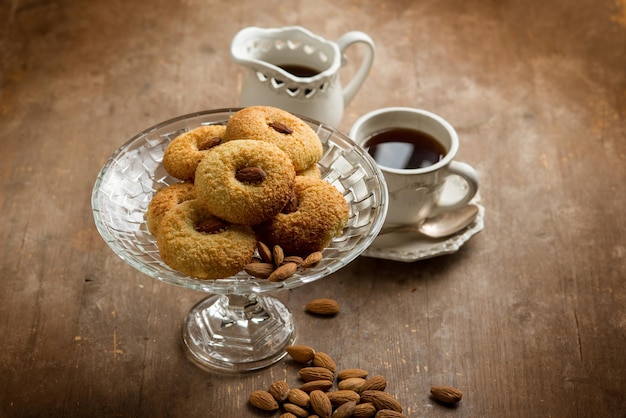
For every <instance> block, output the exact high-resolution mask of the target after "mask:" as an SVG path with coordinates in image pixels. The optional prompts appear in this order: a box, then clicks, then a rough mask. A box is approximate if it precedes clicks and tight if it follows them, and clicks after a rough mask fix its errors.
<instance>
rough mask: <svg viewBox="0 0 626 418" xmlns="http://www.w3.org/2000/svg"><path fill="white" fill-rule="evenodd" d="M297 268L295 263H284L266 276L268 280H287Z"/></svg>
mask: <svg viewBox="0 0 626 418" xmlns="http://www.w3.org/2000/svg"><path fill="white" fill-rule="evenodd" d="M297 270H298V265H297V264H296V263H285V264H283V265H282V266H280V267H278V268H276V270H274V271H273V272H272V274H270V275H269V277H268V278H267V279H268V280H269V281H270V282H282V281H283V280H287V279H288V278H290V277H291V276H293V275H294V273H295V272H296V271H297Z"/></svg>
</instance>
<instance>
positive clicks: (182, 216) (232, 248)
mask: <svg viewBox="0 0 626 418" xmlns="http://www.w3.org/2000/svg"><path fill="white" fill-rule="evenodd" d="M207 223H209V224H212V225H215V224H217V225H221V226H222V227H221V228H218V229H216V230H214V231H206V232H201V231H202V225H205V224H207ZM157 246H158V248H159V254H160V255H161V259H162V260H163V261H164V262H165V264H167V265H168V266H170V267H171V268H173V269H175V270H178V271H180V272H181V273H184V274H186V275H188V276H192V277H196V278H198V279H204V280H214V279H221V278H225V277H230V276H232V275H235V274H237V273H238V272H239V271H241V270H242V269H243V266H245V265H246V264H247V263H249V262H250V260H252V256H253V254H254V250H255V248H256V238H255V236H254V232H253V230H252V228H251V227H249V226H247V225H234V224H228V223H225V222H223V221H221V220H219V219H217V218H215V217H214V216H213V215H210V214H209V213H208V212H206V211H205V210H204V209H203V207H202V205H200V204H198V201H197V200H188V201H186V202H183V203H180V204H178V205H176V206H175V207H173V208H172V209H170V210H169V211H168V212H167V213H166V214H165V216H164V217H163V220H162V221H161V224H160V226H159V235H157Z"/></svg>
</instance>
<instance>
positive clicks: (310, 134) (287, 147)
mask: <svg viewBox="0 0 626 418" xmlns="http://www.w3.org/2000/svg"><path fill="white" fill-rule="evenodd" d="M223 139H224V141H232V140H236V139H256V140H260V141H266V142H269V143H271V144H273V145H276V146H277V147H278V148H280V149H281V150H283V151H284V152H286V153H287V155H289V158H291V160H292V162H293V165H294V167H295V169H296V171H301V170H305V169H308V168H310V167H311V166H312V165H313V164H315V163H316V162H317V161H319V160H320V158H322V152H323V148H322V143H321V141H320V139H319V137H318V136H317V134H316V133H315V131H314V130H313V129H312V128H311V127H310V126H309V125H308V124H307V123H306V122H304V121H303V120H302V119H300V118H298V117H297V116H294V115H292V114H291V113H289V112H286V111H284V110H282V109H278V108H275V107H270V106H251V107H247V108H244V109H242V110H240V111H238V112H236V113H234V114H233V115H232V116H231V117H230V119H229V121H228V123H227V124H226V131H225V132H224V136H223Z"/></svg>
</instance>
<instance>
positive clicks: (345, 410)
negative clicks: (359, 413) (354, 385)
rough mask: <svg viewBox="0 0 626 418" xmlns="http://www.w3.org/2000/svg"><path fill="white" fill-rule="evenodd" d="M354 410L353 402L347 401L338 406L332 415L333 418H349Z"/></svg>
mask: <svg viewBox="0 0 626 418" xmlns="http://www.w3.org/2000/svg"><path fill="white" fill-rule="evenodd" d="M355 408H356V402H355V401H348V402H345V403H343V404H341V405H340V406H339V408H337V409H336V410H335V412H334V413H333V415H332V417H333V418H350V417H351V416H352V414H353V413H354V409H355Z"/></svg>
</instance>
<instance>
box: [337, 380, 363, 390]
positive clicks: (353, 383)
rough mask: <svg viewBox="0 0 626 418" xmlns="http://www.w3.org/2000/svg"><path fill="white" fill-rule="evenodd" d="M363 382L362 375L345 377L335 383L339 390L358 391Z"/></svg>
mask: <svg viewBox="0 0 626 418" xmlns="http://www.w3.org/2000/svg"><path fill="white" fill-rule="evenodd" d="M363 383H365V379H363V378H362V377H349V378H347V379H343V380H340V381H339V382H338V383H337V388H339V389H340V390H353V391H355V392H360V391H361V388H362V387H363Z"/></svg>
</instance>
